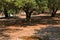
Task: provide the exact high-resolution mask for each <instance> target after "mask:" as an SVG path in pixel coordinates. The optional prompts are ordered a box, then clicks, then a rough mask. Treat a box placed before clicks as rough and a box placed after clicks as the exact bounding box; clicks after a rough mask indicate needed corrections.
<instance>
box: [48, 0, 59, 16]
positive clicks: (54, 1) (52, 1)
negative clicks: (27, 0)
mask: <svg viewBox="0 0 60 40" xmlns="http://www.w3.org/2000/svg"><path fill="white" fill-rule="evenodd" d="M59 4H60V0H48V8H49V10H50V12H51V17H54V16H55V15H56V12H57V10H58V9H59V8H60V5H59Z"/></svg>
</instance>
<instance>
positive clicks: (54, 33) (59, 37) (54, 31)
mask: <svg viewBox="0 0 60 40" xmlns="http://www.w3.org/2000/svg"><path fill="white" fill-rule="evenodd" d="M35 31H36V33H34V34H35V35H36V36H39V37H42V38H43V39H44V40H60V26H47V27H46V28H42V29H38V30H36V29H35Z"/></svg>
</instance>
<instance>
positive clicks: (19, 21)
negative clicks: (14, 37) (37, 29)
mask: <svg viewBox="0 0 60 40" xmlns="http://www.w3.org/2000/svg"><path fill="white" fill-rule="evenodd" d="M37 24H42V25H46V24H51V25H57V24H60V20H58V19H57V20H54V19H53V18H52V17H50V16H36V17H32V18H31V21H30V22H26V21H25V19H23V18H19V17H11V18H7V19H4V18H2V19H0V26H5V27H7V26H20V27H26V26H35V25H37Z"/></svg>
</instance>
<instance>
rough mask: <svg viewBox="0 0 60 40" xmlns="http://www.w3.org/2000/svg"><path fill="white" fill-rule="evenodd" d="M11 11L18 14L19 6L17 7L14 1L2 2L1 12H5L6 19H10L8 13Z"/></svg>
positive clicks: (0, 5)
mask: <svg viewBox="0 0 60 40" xmlns="http://www.w3.org/2000/svg"><path fill="white" fill-rule="evenodd" d="M10 9H12V11H15V12H17V11H18V9H19V8H18V6H15V4H14V1H12V0H0V11H3V12H4V15H5V18H8V17H9V13H8V11H9V10H10ZM10 13H11V12H10Z"/></svg>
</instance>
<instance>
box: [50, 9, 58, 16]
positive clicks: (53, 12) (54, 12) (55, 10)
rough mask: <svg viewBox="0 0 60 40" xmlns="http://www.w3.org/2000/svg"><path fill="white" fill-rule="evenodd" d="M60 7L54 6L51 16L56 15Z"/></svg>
mask: <svg viewBox="0 0 60 40" xmlns="http://www.w3.org/2000/svg"><path fill="white" fill-rule="evenodd" d="M57 10H58V8H53V10H52V14H51V17H55V15H56V12H57Z"/></svg>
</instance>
